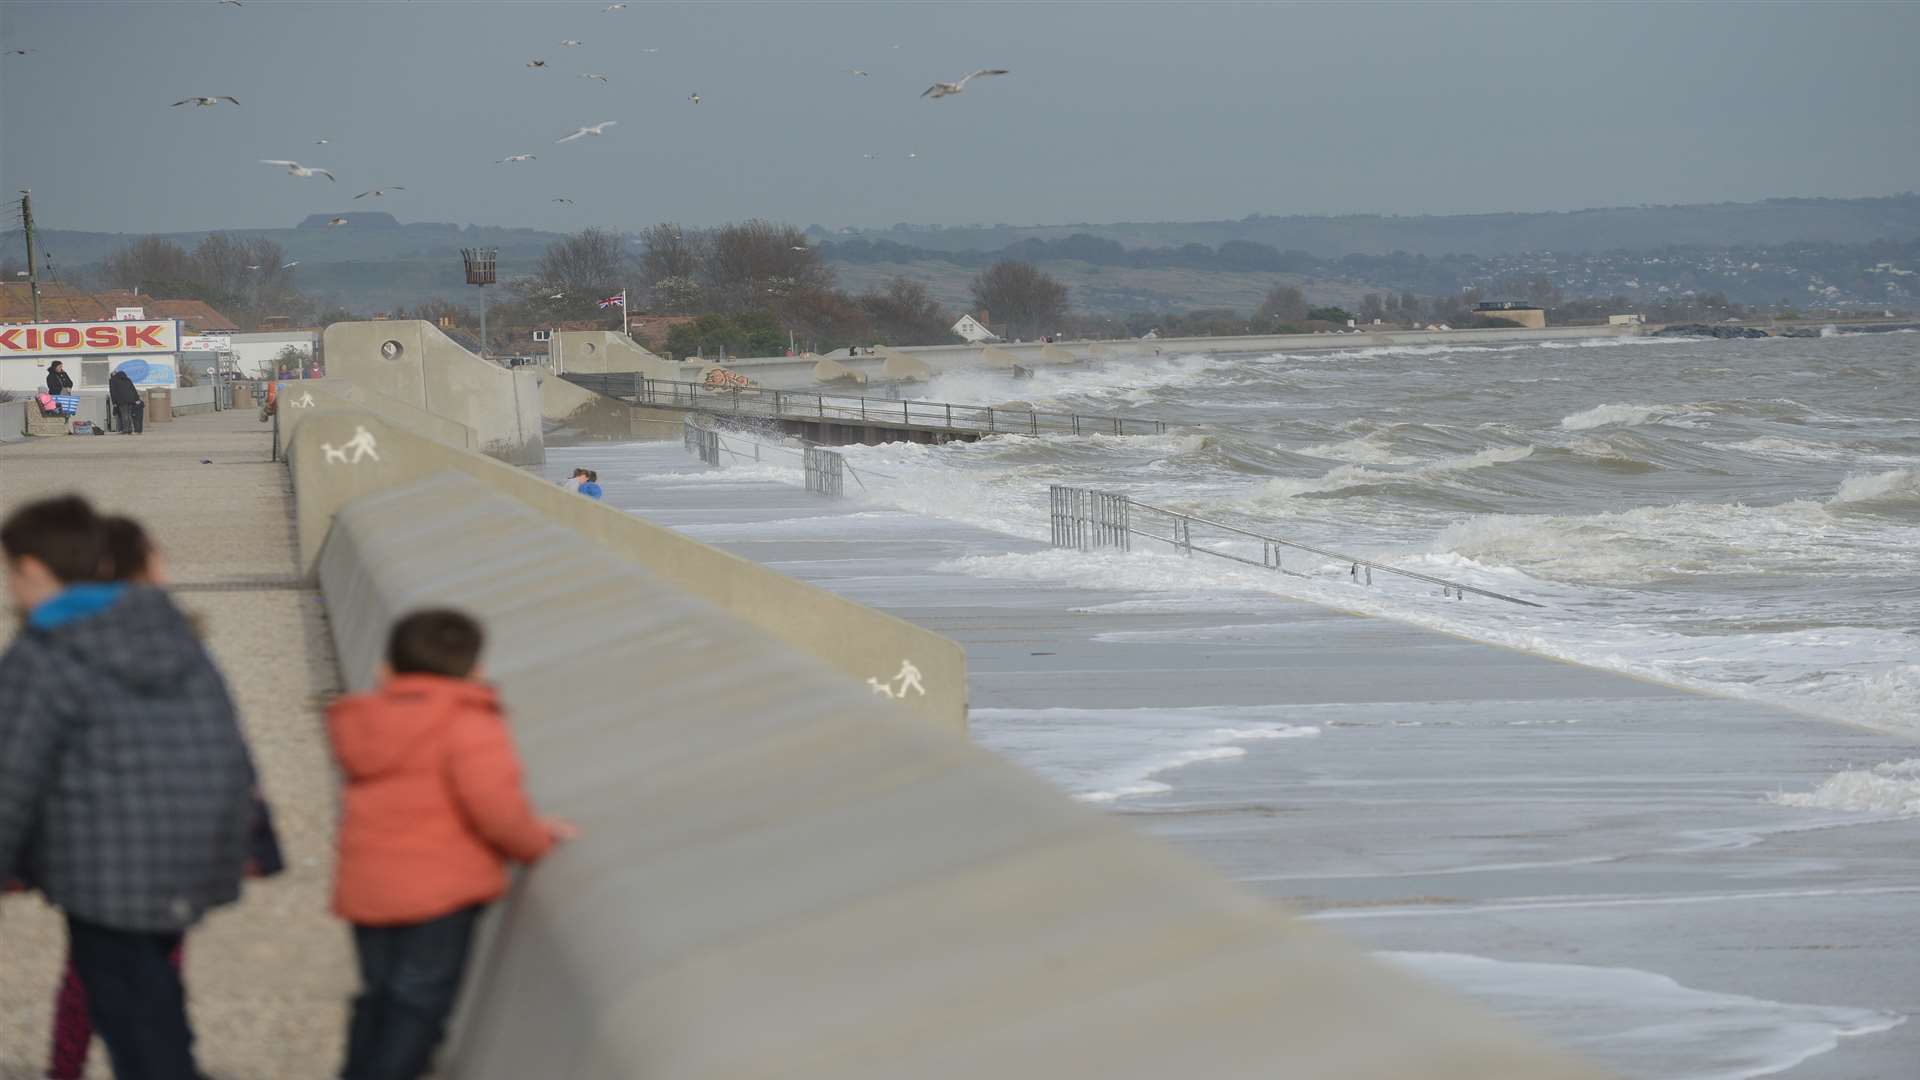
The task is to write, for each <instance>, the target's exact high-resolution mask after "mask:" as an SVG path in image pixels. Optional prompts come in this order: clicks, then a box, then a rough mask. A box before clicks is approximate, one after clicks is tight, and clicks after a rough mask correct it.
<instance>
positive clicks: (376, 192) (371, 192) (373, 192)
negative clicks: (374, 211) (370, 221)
mask: <svg viewBox="0 0 1920 1080" xmlns="http://www.w3.org/2000/svg"><path fill="white" fill-rule="evenodd" d="M405 190H407V189H406V188H403V187H401V186H400V185H398V184H395V185H394V186H392V187H384V188H383V187H377V188H373V189H371V190H368V191H363V192H361V193H360V194H358V195H355V196H354V198H356V199H364V198H366V197H367V196H369V195H371V196H373V197H374V198H376V199H378V198H380V197H381V196H383V195H385V194H386V193H387V192H389V191H405Z"/></svg>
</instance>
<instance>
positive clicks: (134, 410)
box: [107, 371, 147, 435]
mask: <svg viewBox="0 0 1920 1080" xmlns="http://www.w3.org/2000/svg"><path fill="white" fill-rule="evenodd" d="M107 400H109V401H111V402H113V419H114V424H115V426H117V427H118V428H119V429H120V434H122V435H133V434H136V433H142V432H144V431H145V430H146V426H147V425H146V416H145V413H146V407H145V406H144V405H143V404H141V401H140V390H139V388H137V387H135V386H134V385H133V380H132V379H130V378H128V377H127V373H126V372H124V371H116V372H114V373H113V374H112V375H110V376H108V377H107Z"/></svg>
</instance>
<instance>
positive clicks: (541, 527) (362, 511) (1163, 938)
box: [293, 413, 1596, 1080]
mask: <svg viewBox="0 0 1920 1080" xmlns="http://www.w3.org/2000/svg"><path fill="white" fill-rule="evenodd" d="M359 429H364V430H366V431H367V432H369V433H370V434H372V435H373V436H374V437H375V438H376V439H377V440H378V442H379V446H380V448H381V450H382V451H383V457H382V464H383V465H386V464H388V459H389V458H391V459H392V463H393V464H396V465H400V467H401V468H404V469H406V470H407V472H406V473H405V474H395V473H383V474H381V475H380V477H379V479H378V480H377V481H376V480H372V479H369V481H368V482H366V483H353V484H351V485H350V486H347V487H343V486H342V485H343V484H346V483H347V481H345V479H344V477H345V476H346V470H350V469H353V468H357V466H355V465H353V464H351V463H342V462H339V461H329V459H327V458H323V457H321V455H320V454H317V453H316V451H324V449H325V447H327V446H329V445H331V446H334V447H336V448H337V447H338V446H339V445H340V444H341V443H342V442H343V441H347V440H350V439H354V438H358V437H359V436H358V435H357V433H356V432H357V430H359ZM422 448H425V449H424V450H423V449H422ZM439 449H440V448H438V447H437V445H436V444H432V443H428V442H425V441H424V440H422V441H420V442H419V443H418V444H417V445H416V444H414V443H409V442H408V441H407V440H406V439H405V438H404V437H402V436H401V435H400V434H399V433H398V432H394V431H391V430H389V429H387V428H386V427H385V425H383V424H381V422H380V421H378V420H375V419H373V418H371V417H365V416H364V415H356V414H345V413H330V414H325V415H321V416H316V417H313V418H311V419H309V420H308V421H307V422H306V423H304V424H303V425H302V427H301V430H300V432H299V435H298V437H297V438H296V442H295V446H294V458H293V461H294V473H295V478H296V487H297V491H298V498H299V500H300V502H301V503H302V511H303V514H304V513H305V511H306V509H307V507H306V504H307V503H308V502H309V500H319V501H321V502H330V503H333V504H334V505H335V506H336V510H335V512H334V514H333V515H332V517H331V521H332V524H331V529H330V532H329V535H328V536H327V538H326V542H325V544H324V548H323V550H322V552H321V558H320V565H319V576H320V582H321V586H322V588H323V590H324V592H325V595H326V599H327V604H328V611H329V614H330V616H331V624H332V632H333V636H334V639H335V641H336V643H337V644H338V646H339V655H340V661H341V665H342V669H343V674H344V675H345V679H346V683H347V685H348V686H350V687H354V688H358V687H362V686H365V685H367V684H368V682H369V681H370V680H371V679H372V677H373V668H374V665H375V663H376V661H377V659H378V653H379V643H380V641H381V639H382V636H383V633H384V630H385V628H386V626H387V625H388V624H389V622H390V621H391V620H392V618H393V617H394V616H395V615H397V614H399V613H400V612H402V611H405V610H408V609H410V608H414V607H418V606H422V605H426V604H447V605H454V606H458V607H461V608H464V609H467V610H469V611H472V612H474V613H475V614H476V615H478V616H479V617H480V618H482V619H483V620H484V621H485V623H486V624H487V627H488V633H489V644H488V650H487V655H486V663H487V667H488V671H489V675H490V677H491V679H492V680H493V681H494V682H495V683H496V684H497V685H498V687H499V688H500V692H501V695H502V697H503V700H504V701H505V703H506V706H507V709H508V711H509V715H510V717H511V721H512V724H513V728H514V735H515V740H516V742H517V743H518V745H519V747H520V749H521V752H522V754H523V756H524V758H525V761H526V764H527V776H528V783H529V786H530V788H531V789H532V792H533V795H534V797H535V799H536V800H537V801H538V803H539V804H540V805H541V806H542V807H543V808H546V809H549V810H551V811H553V812H556V813H560V814H564V815H566V816H568V817H570V818H572V819H573V820H575V821H577V822H579V823H580V825H581V826H582V829H583V834H582V837H581V838H580V839H579V840H578V841H576V842H574V843H572V844H569V845H567V846H566V847H564V848H563V849H561V850H560V851H559V852H557V853H556V854H555V855H554V856H553V858H552V859H551V860H549V861H548V862H546V863H545V864H543V865H542V866H540V867H539V868H537V869H535V870H534V871H532V872H531V873H529V874H527V875H525V876H524V877H523V878H522V880H521V881H520V883H519V885H518V886H517V887H516V888H515V889H514V890H513V892H512V893H511V894H510V895H509V897H508V898H507V899H506V900H505V901H504V902H503V903H501V904H500V905H498V907H497V909H496V910H495V911H494V912H493V913H492V914H491V915H490V916H489V921H488V924H487V926H486V930H485V933H484V934H483V935H482V941H481V944H480V948H479V950H478V952H477V953H476V955H475V958H474V962H473V965H472V970H471V977H470V980H469V983H470V985H469V988H468V990H467V992H466V996H465V1001H464V1007H463V1011H462V1013H461V1015H460V1016H459V1017H458V1018H457V1020H456V1023H455V1027H454V1033H453V1037H452V1039H451V1041H450V1044H449V1046H448V1053H447V1060H446V1063H445V1065H446V1069H445V1071H446V1074H447V1075H449V1076H455V1077H459V1078H461V1080H509V1078H511V1080H524V1078H526V1077H542V1078H555V1080H571V1078H579V1080H590V1078H591V1080H598V1078H602V1077H647V1078H649V1080H723V1078H725V1080H736V1078H768V1080H773V1078H779V1080H829V1078H831V1080H898V1078H903V1077H912V1078H915V1080H979V1078H981V1077H1036V1078H1047V1080H1056V1078H1062V1080H1080V1078H1086V1080H1093V1078H1101V1080H1164V1078H1165V1077H1169V1076H1177V1077H1182V1078H1222V1080H1224V1078H1229V1077H1233V1078H1238V1077H1284V1078H1290V1080H1322V1078H1324V1080H1334V1078H1339V1080H1407V1078H1435V1080H1469V1078H1471V1080H1582V1078H1585V1080H1591V1078H1594V1077H1595V1076H1596V1074H1594V1073H1592V1072H1590V1071H1588V1070H1586V1069H1584V1068H1582V1067H1580V1066H1577V1065H1575V1064H1572V1063H1570V1062H1568V1061H1566V1060H1564V1059H1562V1058H1560V1057H1558V1056H1557V1055H1555V1054H1553V1053H1551V1052H1549V1051H1546V1050H1543V1049H1541V1048H1539V1047H1537V1046H1535V1045H1533V1044H1532V1043H1530V1042H1528V1041H1527V1040H1525V1039H1524V1038H1522V1037H1520V1036H1518V1035H1516V1034H1514V1033H1513V1032H1511V1031H1510V1030H1509V1029H1507V1028H1506V1027H1505V1026H1503V1025H1501V1024H1499V1023H1497V1022H1495V1021H1493V1020H1492V1019H1490V1018H1488V1017H1486V1016H1484V1015H1482V1014H1481V1013H1479V1012H1478V1011H1476V1010H1474V1009H1471V1008H1469V1007H1467V1006H1464V1005H1462V1004H1460V1003H1458V1002H1456V1001H1454V1000H1452V999H1451V998H1449V997H1447V996H1446V995H1444V994H1442V993H1441V992H1440V991H1438V990H1435V989H1431V988H1428V987H1425V986H1422V985H1420V984H1417V983H1415V982H1414V981H1412V980H1411V979H1409V978H1406V977H1404V976H1401V975H1398V974H1395V973H1393V972H1390V971H1388V970H1387V969H1385V968H1383V967H1381V966H1378V965H1376V964H1375V963H1373V962H1371V961H1369V960H1368V959H1366V958H1364V957H1362V956H1361V955H1359V954H1358V953H1357V952H1355V951H1354V950H1353V949H1352V948H1351V947H1349V946H1347V945H1344V944H1342V943H1341V942H1339V941H1337V940H1335V939H1334V938H1333V937H1332V936H1331V935H1330V934H1328V933H1325V932H1323V931H1321V930H1319V929H1317V928H1315V927H1312V926H1309V925H1306V924H1303V923H1300V922H1296V921H1294V920H1292V919H1290V918H1288V917H1287V916H1285V915H1284V914H1282V913H1281V912H1280V911H1279V910H1278V909H1276V908H1274V907H1273V906H1271V905H1270V904H1268V903H1266V902H1265V901H1263V900H1260V899H1258V898H1256V897H1253V896H1251V895H1249V894H1247V893H1245V892H1243V891H1242V890H1240V889H1239V888H1237V887H1235V886H1233V885H1232V884H1230V883H1229V882H1227V881H1226V880H1225V879H1223V878H1222V877H1221V876H1220V875H1218V874H1217V873H1215V872H1213V871H1211V870H1209V869H1206V868H1203V867H1201V866H1198V865H1196V864H1194V863H1191V862H1189V861H1187V860H1186V859H1183V858H1181V857H1178V856H1176V855H1174V854H1173V853H1172V852H1170V851H1169V850H1168V849H1167V848H1165V847H1164V846H1163V845H1161V844H1159V843H1158V842H1155V841H1152V840H1148V839H1146V838H1144V837H1141V836H1139V835H1136V834H1134V833H1133V832H1131V831H1130V830H1128V829H1127V828H1126V827H1125V826H1124V825H1123V824H1122V823H1121V822H1120V821H1119V820H1117V819H1115V818H1112V817H1109V816H1106V815H1103V814H1100V813H1098V812H1095V811H1094V810H1092V809H1090V808H1087V807H1085V806H1082V805H1080V804H1077V803H1075V802H1073V801H1072V800H1069V799H1067V798H1066V797H1065V796H1063V795H1061V794H1060V793H1058V792H1057V791H1055V790H1054V789H1053V788H1052V787H1050V786H1049V785H1047V784H1045V783H1043V782H1041V781H1039V780H1038V779H1036V778H1034V777H1032V776H1030V775H1028V774H1026V773H1024V772H1022V771H1021V770H1019V769H1017V768H1016V767H1014V766H1012V765H1010V764H1008V763H1007V762H1005V761H1003V760H1001V759H1000V758H998V757H997V756H995V755H993V754H989V753H987V752H985V751H982V750H979V749H977V748H975V747H973V746H971V745H970V744H969V743H968V742H967V741H966V740H964V739H959V738H954V737H953V736H952V733H951V732H948V731H942V730H939V729H938V728H937V727H935V726H933V725H930V724H920V723H912V722H904V721H903V720H902V718H901V717H900V715H899V713H898V706H899V698H898V697H897V696H896V695H894V694H891V693H890V694H889V695H887V696H881V695H879V694H876V693H874V692H871V691H870V690H869V689H868V687H867V686H863V685H860V684H858V683H855V682H853V681H852V680H849V679H847V678H845V677H844V676H842V675H840V674H838V673H836V672H835V671H833V670H832V669H831V667H829V666H826V665H822V664H821V663H820V662H819V660H818V658H817V657H816V656H812V655H808V654H807V652H806V651H805V650H801V649H796V648H794V647H793V645H792V642H791V641H789V640H783V639H780V638H776V637H775V636H773V635H771V634H769V633H767V632H765V631H764V630H763V629H762V628H760V627H757V626H755V625H752V624H750V623H749V622H748V621H746V620H745V619H743V618H742V617H741V615H742V614H744V611H743V610H741V609H730V610H722V609H721V608H719V607H716V606H715V605H713V604H711V603H709V602H706V601H705V600H703V599H701V598H700V597H698V596H696V595H694V594H693V593H692V592H690V591H689V590H688V589H686V588H684V587H682V584H681V583H680V582H676V581H675V580H673V579H671V578H669V577H668V576H667V575H665V574H663V573H658V572H650V571H651V570H652V569H653V568H654V567H655V566H656V565H658V564H656V563H654V562H652V561H650V560H642V561H643V562H644V563H645V565H644V566H640V565H636V564H635V563H634V562H633V561H629V560H627V559H624V558H621V557H620V556H619V555H618V554H616V553H615V552H613V551H610V550H608V549H607V548H606V547H605V546H604V545H602V544H599V543H596V542H594V540H593V539H592V535H593V534H594V533H601V534H603V535H604V530H605V527H606V524H607V522H606V520H605V519H611V518H614V517H620V516H623V515H620V514H619V513H618V511H615V510H612V509H610V508H608V507H604V506H600V505H597V504H593V503H590V502H588V501H587V500H584V499H582V498H581V497H579V496H574V495H567V494H566V493H562V492H558V491H554V494H555V495H556V496H558V497H559V499H561V500H571V501H570V502H567V501H560V502H553V503H552V506H553V507H555V508H557V510H546V511H543V509H542V508H540V507H538V506H536V505H534V501H533V500H529V499H525V498H516V497H513V496H511V495H508V494H507V493H506V492H505V490H503V486H502V485H501V484H498V483H495V482H492V481H491V480H481V479H477V478H476V477H474V476H473V475H472V474H470V473H467V472H465V471H464V470H459V469H455V470H453V471H448V470H445V469H443V468H437V466H442V465H444V464H446V463H447V462H446V461H445V459H444V458H443V457H442V455H441V454H439V453H437V452H436V451H438V450H439ZM462 456H466V457H472V455H462ZM317 457H318V458H321V459H320V460H315V459H316V458H317ZM400 463H405V464H404V465H401V464H400ZM362 464H366V463H364V462H363V463H362ZM486 464H487V465H488V467H489V469H493V470H501V471H511V470H503V469H502V467H500V466H498V465H495V464H493V463H486ZM483 471H484V470H483ZM367 475H368V476H369V477H370V478H371V477H372V476H373V473H372V471H371V470H370V471H369V472H368V473H367ZM543 486H546V485H543ZM546 487H547V488H548V490H550V491H551V490H553V489H552V488H551V487H550V486H546ZM542 501H545V500H542ZM576 507H577V508H578V509H577V510H575V509H572V508H576ZM304 539H305V536H304V532H303V540H304ZM686 543H688V544H691V543H692V542H691V541H686ZM696 546H697V545H696ZM762 599H763V600H772V599H774V598H773V597H764V598H762ZM842 603H844V602H842ZM848 607H850V608H852V607H857V605H848ZM845 614H847V609H846V608H842V609H840V610H839V613H838V614H837V615H834V616H832V617H822V618H821V619H820V620H819V622H818V624H817V632H818V633H819V634H822V635H833V634H835V633H836V632H837V631H838V630H839V629H840V626H841V621H840V616H844V615H845ZM867 614H868V615H871V614H872V613H867ZM921 633H924V632H921ZM916 649H917V646H916V645H915V644H914V643H913V642H910V641H902V642H900V643H899V646H898V648H897V649H890V650H889V651H887V652H885V653H884V654H883V655H886V656H887V657H889V659H890V661H891V663H892V664H897V663H898V661H897V660H896V659H894V652H895V651H899V650H905V651H907V652H908V654H909V655H918V653H917V651H916ZM877 655H881V654H877ZM954 674H958V675H959V676H960V677H962V678H964V672H958V673H955V672H952V671H943V672H940V673H938V674H936V673H934V672H933V671H931V670H925V669H916V670H915V671H914V672H913V673H912V680H911V681H913V682H917V681H920V680H922V679H924V681H925V683H926V685H927V686H928V687H930V688H932V687H935V686H944V684H943V682H942V680H945V679H946V678H949V677H951V676H953V675H954ZM906 676H907V672H906V671H905V669H904V667H903V668H902V670H901V671H900V672H898V673H896V672H895V671H893V670H888V671H885V672H882V673H881V674H880V676H879V677H878V678H876V679H875V680H873V684H874V685H876V686H877V685H885V686H887V687H889V688H890V690H892V689H895V688H899V687H902V686H906V685H910V680H908V679H907V677H906ZM882 680H886V681H884V682H883V681H882ZM905 692H907V693H911V691H910V690H908V691H905Z"/></svg>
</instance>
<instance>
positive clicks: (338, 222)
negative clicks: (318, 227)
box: [327, 217, 347, 225]
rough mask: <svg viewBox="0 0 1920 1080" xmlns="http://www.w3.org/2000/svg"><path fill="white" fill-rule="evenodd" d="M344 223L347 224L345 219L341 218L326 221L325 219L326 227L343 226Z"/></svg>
mask: <svg viewBox="0 0 1920 1080" xmlns="http://www.w3.org/2000/svg"><path fill="white" fill-rule="evenodd" d="M346 223H347V219H346V218H343V217H337V218H328V219H327V224H328V225H345V224H346Z"/></svg>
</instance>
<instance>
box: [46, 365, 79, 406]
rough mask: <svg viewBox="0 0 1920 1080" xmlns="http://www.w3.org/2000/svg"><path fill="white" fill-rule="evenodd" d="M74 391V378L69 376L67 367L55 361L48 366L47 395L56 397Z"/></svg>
mask: <svg viewBox="0 0 1920 1080" xmlns="http://www.w3.org/2000/svg"><path fill="white" fill-rule="evenodd" d="M72 390H73V376H71V375H69V374H67V365H65V364H63V363H61V362H60V361H58V360H55V361H54V362H53V363H51V364H48V365H47V393H49V394H52V395H53V396H54V397H59V396H60V395H61V394H65V393H69V392H71V391H72Z"/></svg>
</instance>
